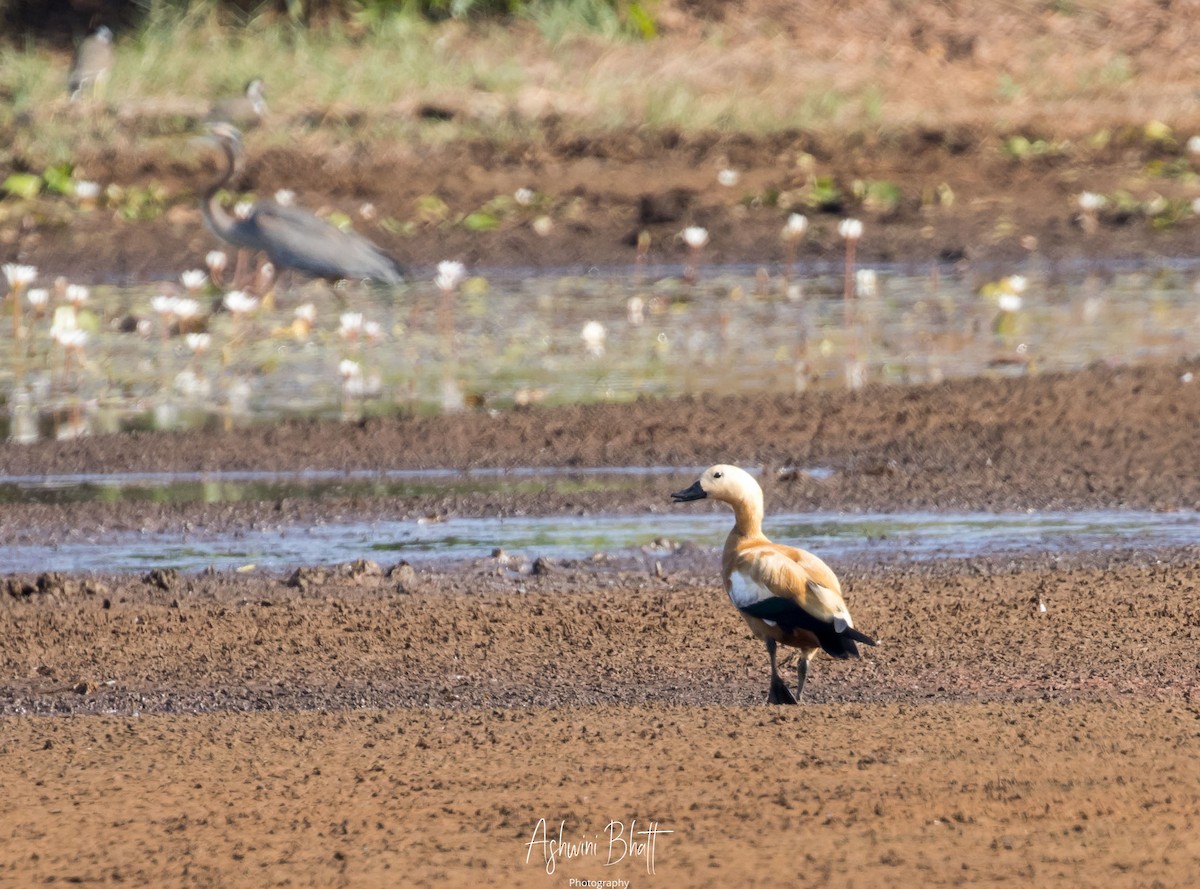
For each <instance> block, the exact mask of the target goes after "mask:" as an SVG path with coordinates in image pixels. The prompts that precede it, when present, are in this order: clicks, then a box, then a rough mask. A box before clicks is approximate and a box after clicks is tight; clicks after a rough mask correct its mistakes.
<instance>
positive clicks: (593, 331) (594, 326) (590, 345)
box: [579, 321, 608, 357]
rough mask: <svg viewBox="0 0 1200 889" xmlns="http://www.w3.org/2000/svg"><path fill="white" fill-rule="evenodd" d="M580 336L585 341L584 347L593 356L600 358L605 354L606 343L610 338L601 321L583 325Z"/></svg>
mask: <svg viewBox="0 0 1200 889" xmlns="http://www.w3.org/2000/svg"><path fill="white" fill-rule="evenodd" d="M579 336H580V338H581V339H582V340H583V344H584V346H586V347H587V350H588V351H589V352H591V353H592V354H593V355H595V356H596V357H599V356H601V355H603V354H604V341H605V340H606V339H607V338H608V331H607V330H605V329H604V325H603V324H601V323H600V322H599V321H589V322H588V323H587V324H585V325H583V330H582V331H580V333H579Z"/></svg>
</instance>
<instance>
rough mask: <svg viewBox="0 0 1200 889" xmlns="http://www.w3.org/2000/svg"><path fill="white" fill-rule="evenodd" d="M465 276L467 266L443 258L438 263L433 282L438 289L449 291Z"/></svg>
mask: <svg viewBox="0 0 1200 889" xmlns="http://www.w3.org/2000/svg"><path fill="white" fill-rule="evenodd" d="M466 276H467V267H466V266H465V265H463V264H462V263H461V262H455V261H453V260H443V261H442V262H439V263H438V266H437V277H435V278H434V279H433V282H434V283H435V284H436V285H437V287H438V289H439V290H444V291H450V290H454V289H455V288H456V287H458V285H459V284H461V283H462V282H463V278H465V277H466Z"/></svg>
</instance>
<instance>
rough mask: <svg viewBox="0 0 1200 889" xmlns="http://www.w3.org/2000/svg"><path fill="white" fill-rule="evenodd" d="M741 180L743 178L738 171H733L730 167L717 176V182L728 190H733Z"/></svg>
mask: <svg viewBox="0 0 1200 889" xmlns="http://www.w3.org/2000/svg"><path fill="white" fill-rule="evenodd" d="M741 178H742V176H741V174H740V173H738V171H737V170H731V169H729V168H728V167H726V168H725V169H724V170H722V171H721V172H720V173H718V174H717V182H718V183H719V184H721V185H724V186H725V187H726V188H732V187H733V186H735V185H737V184H738V180H739V179H741Z"/></svg>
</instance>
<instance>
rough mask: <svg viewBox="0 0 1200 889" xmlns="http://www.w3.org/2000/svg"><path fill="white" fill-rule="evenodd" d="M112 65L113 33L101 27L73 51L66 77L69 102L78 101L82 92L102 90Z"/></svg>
mask: <svg viewBox="0 0 1200 889" xmlns="http://www.w3.org/2000/svg"><path fill="white" fill-rule="evenodd" d="M112 64H113V33H112V31H110V30H109V29H108V28H107V27H105V26H104V25H101V26H100V27H99V28H97V29H96V30H95V31H93V32H92V34H91V36H89V37H86V38H84V40H83V42H82V43H80V44H79V48H78V49H77V50H75V60H74V61H73V62H72V63H71V73H70V75H69V76H68V77H67V91H68V92H69V93H70V94H71V101H72V102H74V101H76V100H77V99H79V98H80V97H81V96H82V95H83V93H84V91H88V92H91V93H95V92H96V91H97V90H98V89H99V90H102V89H103V86H104V82H105V81H106V80H107V79H108V73H109V71H111V70H112Z"/></svg>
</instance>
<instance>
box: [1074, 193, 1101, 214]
mask: <svg viewBox="0 0 1200 889" xmlns="http://www.w3.org/2000/svg"><path fill="white" fill-rule="evenodd" d="M1107 203H1108V198H1106V197H1105V196H1104V195H1102V194H1096V192H1094V191H1085V192H1083V193H1082V194H1081V195H1079V209H1080V210H1082V211H1083V212H1084V213H1095V212H1096V211H1097V210H1099V209H1100V208H1101V207H1103V206H1104V205H1105V204H1107Z"/></svg>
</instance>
